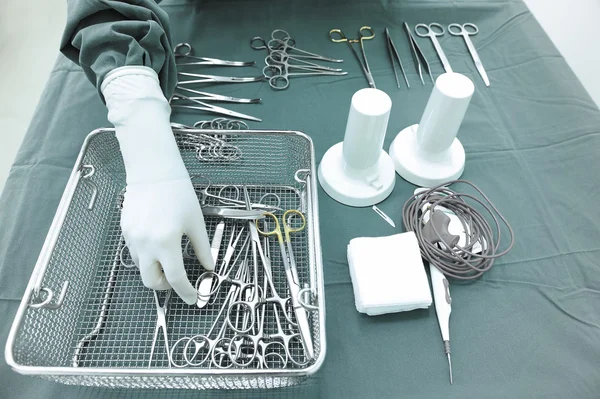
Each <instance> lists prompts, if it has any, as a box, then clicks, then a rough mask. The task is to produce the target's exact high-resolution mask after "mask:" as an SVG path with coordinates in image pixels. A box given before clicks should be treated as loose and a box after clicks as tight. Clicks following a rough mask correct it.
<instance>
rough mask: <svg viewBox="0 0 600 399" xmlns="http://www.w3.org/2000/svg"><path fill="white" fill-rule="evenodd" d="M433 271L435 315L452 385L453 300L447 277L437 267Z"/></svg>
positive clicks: (430, 266) (431, 267)
mask: <svg viewBox="0 0 600 399" xmlns="http://www.w3.org/2000/svg"><path fill="white" fill-rule="evenodd" d="M429 269H430V271H431V285H432V287H433V300H434V301H435V313H437V318H438V322H439V324H440V331H441V332H442V340H443V341H444V353H446V355H447V356H448V367H449V369H450V384H452V383H453V381H452V359H451V358H450V326H449V324H450V312H452V306H451V305H450V304H451V303H452V298H450V287H449V284H448V280H447V279H446V277H445V276H444V275H443V274H442V272H440V271H439V270H438V269H437V267H435V266H433V265H431V264H430V265H429Z"/></svg>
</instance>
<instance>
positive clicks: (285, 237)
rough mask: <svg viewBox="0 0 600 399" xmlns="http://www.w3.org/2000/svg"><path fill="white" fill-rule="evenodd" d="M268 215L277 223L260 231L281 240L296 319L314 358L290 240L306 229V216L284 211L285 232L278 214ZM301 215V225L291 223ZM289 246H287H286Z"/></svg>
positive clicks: (282, 254) (307, 347) (294, 211)
mask: <svg viewBox="0 0 600 399" xmlns="http://www.w3.org/2000/svg"><path fill="white" fill-rule="evenodd" d="M266 216H267V217H271V218H272V219H273V223H274V224H275V226H274V228H273V229H272V230H267V231H262V230H259V232H260V233H261V234H263V235H265V236H272V235H274V236H276V237H277V241H278V242H279V249H280V250H281V257H282V260H283V267H284V268H285V275H286V277H287V282H288V288H289V290H290V297H291V302H292V306H293V308H294V313H295V315H296V320H297V321H298V328H299V329H300V335H301V337H302V342H303V343H304V349H305V350H306V353H307V355H308V357H309V358H310V359H312V357H313V355H314V348H313V344H312V338H311V335H310V325H309V323H308V313H307V311H306V309H305V308H304V306H303V305H302V304H303V302H302V300H301V298H300V290H301V287H300V281H299V278H298V269H297V267H296V260H295V259H294V250H293V247H292V242H291V240H290V233H296V232H300V231H302V230H304V228H305V227H306V218H305V217H304V214H303V213H302V212H300V211H297V210H295V209H290V210H287V211H285V212H284V214H283V218H282V220H281V222H282V223H283V233H282V232H281V226H280V225H279V220H278V219H277V216H275V215H274V214H272V213H267V214H266ZM296 216H297V217H299V218H300V221H301V225H300V226H298V227H293V226H291V225H290V224H289V221H290V219H288V218H294V217H296ZM286 247H287V248H286Z"/></svg>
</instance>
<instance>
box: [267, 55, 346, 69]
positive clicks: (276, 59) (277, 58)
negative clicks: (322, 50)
mask: <svg viewBox="0 0 600 399" xmlns="http://www.w3.org/2000/svg"><path fill="white" fill-rule="evenodd" d="M290 61H295V62H297V64H293V63H291V62H290ZM265 65H269V66H270V65H286V66H287V67H288V68H298V69H304V70H306V69H309V70H317V71H330V72H342V68H331V67H328V66H325V65H320V64H317V63H315V62H310V61H306V60H303V59H300V58H297V57H294V56H291V55H289V54H287V53H286V52H284V51H281V50H275V51H272V52H271V54H269V55H268V56H266V57H265Z"/></svg>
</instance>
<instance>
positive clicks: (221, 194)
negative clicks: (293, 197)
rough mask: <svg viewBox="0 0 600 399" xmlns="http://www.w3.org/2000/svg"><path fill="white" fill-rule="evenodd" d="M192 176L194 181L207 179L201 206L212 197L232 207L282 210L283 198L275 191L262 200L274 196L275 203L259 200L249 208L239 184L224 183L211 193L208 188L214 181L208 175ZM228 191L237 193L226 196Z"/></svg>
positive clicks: (201, 193)
mask: <svg viewBox="0 0 600 399" xmlns="http://www.w3.org/2000/svg"><path fill="white" fill-rule="evenodd" d="M190 178H191V179H192V182H194V181H195V180H196V181H197V180H205V181H206V187H204V188H202V189H199V190H200V205H201V206H204V205H208V204H207V199H208V198H212V199H215V200H218V201H219V202H220V203H221V204H222V205H225V206H229V207H231V208H245V209H246V210H257V209H260V210H265V211H269V212H273V211H281V210H282V209H281V208H280V205H281V198H280V197H279V195H277V194H275V193H267V194H265V195H263V196H262V199H261V200H260V201H262V200H263V199H265V198H268V197H272V198H274V199H275V204H273V205H268V204H263V203H261V202H260V201H259V202H256V203H250V208H248V207H247V206H246V201H245V200H243V199H240V193H239V190H240V189H239V188H238V187H237V186H234V185H224V186H221V187H220V188H219V191H218V192H217V194H211V193H209V192H208V189H209V188H210V187H211V185H212V183H211V181H210V179H209V178H208V177H206V176H204V175H191V176H190ZM194 183H195V182H194ZM196 184H197V183H196ZM226 192H233V193H235V195H234V196H232V197H226V196H225V193H226Z"/></svg>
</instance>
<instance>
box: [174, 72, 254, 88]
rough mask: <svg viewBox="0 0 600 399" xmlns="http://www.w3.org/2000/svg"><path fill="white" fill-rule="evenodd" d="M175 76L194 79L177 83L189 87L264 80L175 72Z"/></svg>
mask: <svg viewBox="0 0 600 399" xmlns="http://www.w3.org/2000/svg"><path fill="white" fill-rule="evenodd" d="M177 75H180V76H185V77H188V78H196V79H194V80H183V81H179V83H178V86H181V85H186V84H187V85H191V84H196V83H248V82H260V81H261V80H264V77H263V76H256V77H246V78H238V77H235V76H215V75H204V74H199V73H189V72H177Z"/></svg>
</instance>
